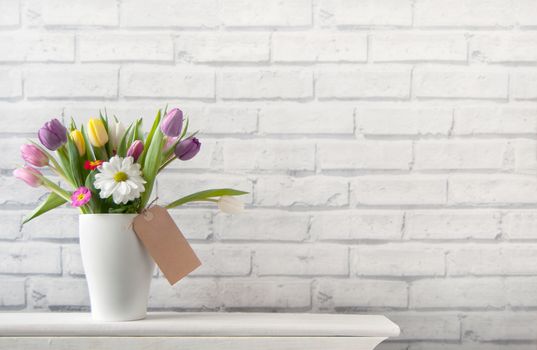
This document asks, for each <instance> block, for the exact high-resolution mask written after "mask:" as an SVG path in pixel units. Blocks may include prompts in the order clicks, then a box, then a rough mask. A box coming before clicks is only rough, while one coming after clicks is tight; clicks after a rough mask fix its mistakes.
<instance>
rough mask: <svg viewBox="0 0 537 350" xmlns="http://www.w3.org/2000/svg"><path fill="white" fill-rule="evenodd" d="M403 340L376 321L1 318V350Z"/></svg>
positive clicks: (361, 345)
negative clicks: (393, 338) (111, 320)
mask: <svg viewBox="0 0 537 350" xmlns="http://www.w3.org/2000/svg"><path fill="white" fill-rule="evenodd" d="M397 335H399V327H398V326H397V325H396V324H394V323H393V322H391V321H390V320H388V319H387V318H386V317H384V316H376V315H334V314H330V315H327V314H288V313H279V314H276V313H174V312H155V313H150V314H149V315H148V317H147V318H146V319H145V320H141V321H133V322H108V323H106V322H95V321H92V320H91V318H90V315H89V314H86V313H25V312H17V313H0V349H30V348H31V349H70V348H76V349H77V350H86V349H96V348H98V349H119V348H125V349H148V348H152V349H153V348H154V349H159V350H161V349H165V350H168V349H170V350H171V349H188V350H193V349H198V350H216V349H218V350H226V349H230V350H231V349H233V350H241V349H256V350H272V349H274V350H276V349H278V350H285V349H293V350H299V349H308V350H326V349H330V350H339V349H341V350H343V349H354V350H370V349H373V348H374V347H375V346H376V345H378V344H379V343H380V342H382V341H383V340H384V339H386V338H388V337H395V336H397Z"/></svg>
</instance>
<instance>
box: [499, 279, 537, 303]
mask: <svg viewBox="0 0 537 350" xmlns="http://www.w3.org/2000/svg"><path fill="white" fill-rule="evenodd" d="M536 287H537V278H536V277H508V278H506V279H505V289H504V291H505V296H506V298H507V302H508V304H509V305H510V306H511V307H513V308H527V307H536V306H537V295H535V293H534V292H535V288H536Z"/></svg>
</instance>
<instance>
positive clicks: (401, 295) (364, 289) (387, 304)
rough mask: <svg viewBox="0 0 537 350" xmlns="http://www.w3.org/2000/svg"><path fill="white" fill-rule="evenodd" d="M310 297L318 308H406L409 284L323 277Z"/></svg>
mask: <svg viewBox="0 0 537 350" xmlns="http://www.w3.org/2000/svg"><path fill="white" fill-rule="evenodd" d="M313 300H317V302H318V304H319V308H320V309H325V308H329V309H331V307H335V308H336V309H337V308H345V309H347V308H357V309H364V308H373V307H381V308H406V307H407V305H408V287H407V283H406V282H404V281H384V280H368V279H363V280H362V279H359V280H355V279H351V280H329V279H326V280H325V279H323V280H320V281H319V286H318V287H317V291H316V297H315V298H314V299H313Z"/></svg>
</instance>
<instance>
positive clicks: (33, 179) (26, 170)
mask: <svg viewBox="0 0 537 350" xmlns="http://www.w3.org/2000/svg"><path fill="white" fill-rule="evenodd" d="M13 175H14V176H15V177H16V178H17V179H21V180H22V181H24V182H26V183H27V184H28V185H30V186H32V187H39V186H41V185H42V184H43V182H42V181H41V178H40V176H41V175H43V174H41V172H39V170H37V169H34V168H32V167H31V166H25V167H22V168H19V169H15V170H14V171H13Z"/></svg>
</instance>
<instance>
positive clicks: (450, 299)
mask: <svg viewBox="0 0 537 350" xmlns="http://www.w3.org/2000/svg"><path fill="white" fill-rule="evenodd" d="M504 290H505V286H504V282H503V280H502V279H500V278H479V279H474V278H457V279H426V280H419V281H414V282H412V283H411V284H410V308H412V309H438V308H442V309H451V308H470V309H477V308H496V309H498V308H502V307H504V306H505V304H506V299H505V293H504Z"/></svg>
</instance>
